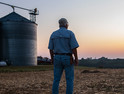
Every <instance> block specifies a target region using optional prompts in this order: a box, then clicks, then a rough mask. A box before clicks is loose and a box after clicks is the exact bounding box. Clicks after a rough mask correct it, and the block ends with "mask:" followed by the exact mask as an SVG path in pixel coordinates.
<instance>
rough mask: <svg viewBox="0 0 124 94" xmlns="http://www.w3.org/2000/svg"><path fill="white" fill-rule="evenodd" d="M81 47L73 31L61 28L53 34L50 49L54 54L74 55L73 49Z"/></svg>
mask: <svg viewBox="0 0 124 94" xmlns="http://www.w3.org/2000/svg"><path fill="white" fill-rule="evenodd" d="M77 47H79V45H78V42H77V40H76V38H75V35H74V33H73V32H72V31H70V30H67V29H66V28H64V27H61V28H60V29H58V30H57V31H55V32H53V33H52V34H51V37H50V40H49V45H48V49H51V50H53V51H54V53H72V49H74V48H77Z"/></svg>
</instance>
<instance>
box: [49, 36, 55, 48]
mask: <svg viewBox="0 0 124 94" xmlns="http://www.w3.org/2000/svg"><path fill="white" fill-rule="evenodd" d="M53 48H54V46H53V39H52V37H51V36H50V39H49V45H48V49H50V50H53Z"/></svg>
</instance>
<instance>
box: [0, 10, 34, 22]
mask: <svg viewBox="0 0 124 94" xmlns="http://www.w3.org/2000/svg"><path fill="white" fill-rule="evenodd" d="M0 21H2V22H3V21H15V22H32V21H30V20H28V19H27V18H25V17H23V16H21V15H19V14H17V13H16V12H12V13H10V14H8V15H6V16H4V17H2V18H0Z"/></svg>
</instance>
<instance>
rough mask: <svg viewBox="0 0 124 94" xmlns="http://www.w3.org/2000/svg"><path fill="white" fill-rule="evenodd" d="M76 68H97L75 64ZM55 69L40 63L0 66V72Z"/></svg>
mask: <svg viewBox="0 0 124 94" xmlns="http://www.w3.org/2000/svg"><path fill="white" fill-rule="evenodd" d="M74 68H75V69H76V70H81V69H88V70H90V69H95V68H93V67H83V66H75V67H74ZM49 70H53V65H38V66H6V67H0V73H2V72H4V73H6V72H7V73H8V72H35V71H49Z"/></svg>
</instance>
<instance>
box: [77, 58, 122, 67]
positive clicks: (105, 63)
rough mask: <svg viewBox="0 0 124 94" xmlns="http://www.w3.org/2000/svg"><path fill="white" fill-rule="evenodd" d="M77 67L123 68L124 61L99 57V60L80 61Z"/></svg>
mask: <svg viewBox="0 0 124 94" xmlns="http://www.w3.org/2000/svg"><path fill="white" fill-rule="evenodd" d="M79 66H87V67H98V68H124V59H120V58H117V59H108V58H106V57H101V58H99V59H92V58H87V59H84V58H82V59H80V60H79Z"/></svg>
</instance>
